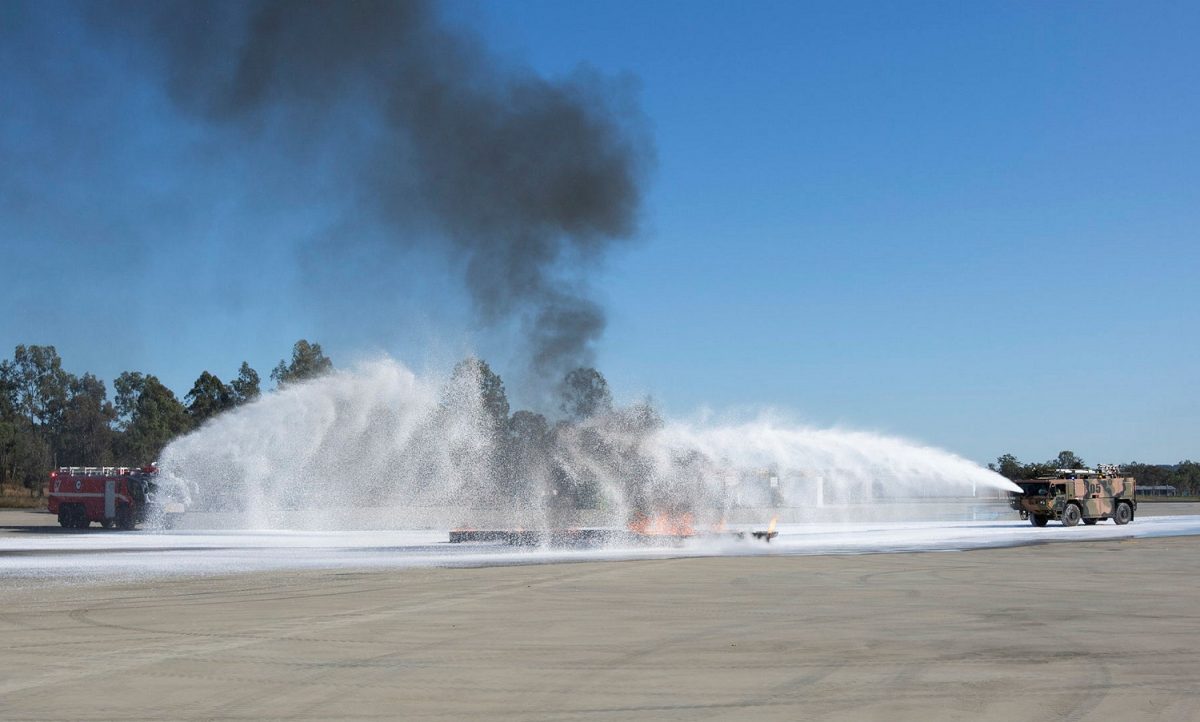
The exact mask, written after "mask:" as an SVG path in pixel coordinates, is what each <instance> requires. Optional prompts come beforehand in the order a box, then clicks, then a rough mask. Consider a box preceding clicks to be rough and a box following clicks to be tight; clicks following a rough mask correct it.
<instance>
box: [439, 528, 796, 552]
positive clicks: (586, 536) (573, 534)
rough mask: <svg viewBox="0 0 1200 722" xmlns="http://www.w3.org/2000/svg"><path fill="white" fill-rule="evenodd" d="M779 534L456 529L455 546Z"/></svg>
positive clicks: (670, 541) (646, 542) (648, 542)
mask: <svg viewBox="0 0 1200 722" xmlns="http://www.w3.org/2000/svg"><path fill="white" fill-rule="evenodd" d="M777 536H779V532H777V531H768V530H760V531H751V532H743V531H725V532H704V533H698V534H644V533H640V532H635V531H627V530H620V529H596V528H583V529H455V530H452V531H451V532H450V539H449V542H450V543H451V544H473V543H493V544H494V543H500V544H504V545H507V546H517V547H538V546H550V547H559V548H562V547H567V548H571V547H598V546H604V545H607V544H613V543H618V544H621V543H624V544H632V545H639V546H679V545H680V544H682V543H683V542H685V541H687V540H689V539H712V538H727V539H746V538H747V537H750V538H752V539H757V540H760V541H765V542H768V543H769V542H770V541H771V540H772V539H774V538H775V537H777Z"/></svg>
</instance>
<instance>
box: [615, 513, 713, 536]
mask: <svg viewBox="0 0 1200 722" xmlns="http://www.w3.org/2000/svg"><path fill="white" fill-rule="evenodd" d="M692 522H693V517H692V515H691V514H690V513H687V512H683V513H678V514H672V513H669V512H657V513H655V514H654V515H653V516H647V515H646V514H644V513H642V512H640V511H637V512H634V515H633V518H632V519H631V520H630V522H629V531H631V532H633V533H634V534H641V535H642V536H674V537H690V536H694V535H695V533H696V530H695V527H694V526H693V523H692Z"/></svg>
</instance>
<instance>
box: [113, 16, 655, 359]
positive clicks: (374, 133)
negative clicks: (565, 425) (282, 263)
mask: <svg viewBox="0 0 1200 722" xmlns="http://www.w3.org/2000/svg"><path fill="white" fill-rule="evenodd" d="M117 7H119V8H124V9H126V10H128V9H129V8H130V7H131V6H129V5H128V4H123V5H119V6H117ZM137 9H138V12H137V13H136V15H137V16H138V17H136V18H131V17H130V16H129V15H126V19H127V20H128V21H130V22H142V23H143V29H145V30H148V31H149V32H150V35H151V37H152V39H153V41H152V42H153V43H154V44H155V47H157V48H158V49H159V51H160V52H161V53H163V54H164V55H163V56H162V57H164V58H165V64H164V65H165V68H164V69H165V77H166V80H167V83H168V88H169V92H170V95H171V97H172V99H173V100H174V101H175V102H176V103H178V104H179V106H180V107H182V108H184V109H186V110H187V111H189V112H191V113H195V114H196V115H197V116H199V117H202V118H205V119H207V120H210V121H212V122H214V123H220V124H225V125H229V126H232V127H234V128H236V129H239V130H241V131H245V132H247V133H250V134H259V135H262V134H265V133H268V132H273V130H274V129H280V128H282V129H284V131H285V132H286V133H287V134H288V135H289V136H291V139H292V140H298V141H299V142H300V143H301V144H304V143H315V144H321V143H333V144H337V143H340V142H343V136H344V138H345V139H351V138H356V139H358V140H357V142H365V143H367V144H369V145H370V148H369V149H368V150H367V151H366V152H361V153H359V154H358V155H356V156H354V157H357V158H361V159H362V160H361V161H358V162H357V163H358V165H356V166H354V167H352V169H351V176H352V177H351V178H350V182H351V184H353V185H355V186H356V187H357V189H358V192H357V197H358V198H360V199H366V200H364V201H363V203H364V205H369V206H370V208H366V209H364V210H366V211H368V213H364V215H371V216H373V217H375V218H378V219H379V220H380V222H382V223H384V224H385V226H386V228H387V229H388V231H389V235H391V236H392V237H394V238H395V239H396V241H397V242H400V243H407V242H409V241H407V240H405V239H406V236H410V235H412V234H411V233H408V231H411V230H412V229H413V228H414V227H415V226H416V225H417V224H419V223H426V222H427V221H428V220H432V221H433V223H434V224H435V226H436V233H435V234H434V235H436V236H437V237H439V238H440V239H441V241H440V246H441V250H444V251H446V252H447V253H449V254H451V257H452V259H454V260H455V261H461V262H462V263H463V265H464V269H465V279H466V283H467V286H468V288H469V290H470V293H471V297H472V299H473V301H474V306H475V308H476V311H477V312H478V314H479V315H480V318H481V319H482V320H484V321H485V322H487V323H503V322H508V321H510V320H513V319H516V320H518V322H519V323H520V324H521V326H522V328H523V331H524V335H525V339H526V340H527V342H528V345H529V352H528V358H529V363H530V368H531V371H533V372H534V374H535V376H537V377H541V378H542V379H544V380H545V381H551V382H557V381H558V380H560V379H561V378H562V377H563V375H564V374H565V373H566V371H568V370H570V369H572V368H575V367H578V366H587V365H591V362H592V358H591V356H592V353H593V350H594V344H595V341H596V340H597V339H598V338H599V336H600V335H601V334H602V333H603V331H604V326H605V316H604V311H603V309H602V308H601V307H600V306H599V305H598V304H597V303H596V302H595V301H593V300H592V299H591V298H590V296H589V293H588V289H587V286H586V284H587V280H588V275H589V272H590V271H591V270H592V269H593V268H595V266H596V265H597V263H598V262H599V261H601V260H602V259H603V257H604V255H605V253H606V252H607V251H608V249H609V248H610V247H611V245H612V244H613V243H614V242H618V241H621V240H624V239H629V238H632V237H633V236H634V235H635V233H636V230H637V221H638V215H639V209H640V203H641V189H640V186H641V183H642V180H643V178H644V175H645V172H646V171H647V169H648V165H649V164H650V162H651V156H652V148H651V144H650V142H649V139H648V133H647V132H646V130H645V124H644V122H643V119H642V116H641V114H640V112H639V110H638V108H637V104H636V102H635V101H634V98H633V95H634V93H633V88H632V87H631V86H632V83H631V82H630V81H629V80H628V79H627V78H626V79H610V78H605V77H602V76H601V75H599V74H598V73H596V72H594V71H591V70H588V69H586V68H581V69H579V70H577V71H575V72H574V73H573V74H571V75H570V76H568V77H566V78H563V79H547V78H544V77H541V76H539V75H538V74H536V73H534V72H533V71H532V70H529V69H526V68H521V67H506V66H504V65H503V64H502V63H500V62H499V61H498V60H497V59H495V58H494V57H492V56H491V55H490V54H489V53H488V52H487V50H486V48H485V47H484V46H483V44H482V42H481V41H480V40H479V39H478V38H476V37H474V36H473V35H471V34H469V33H466V32H463V31H460V30H456V29H453V28H451V27H450V26H449V25H448V24H447V23H446V22H445V21H443V20H442V19H441V18H440V17H439V15H438V12H437V8H436V7H435V6H433V5H432V4H430V3H429V2H424V1H423V0H415V1H414V0H405V1H403V2H400V1H396V0H341V1H340V2H333V1H316V0H299V1H297V0H288V1H286V2H284V1H282V0H259V1H257V2H241V1H239V2H208V3H200V2H191V1H189V2H182V3H172V4H166V5H164V4H161V3H152V4H148V5H141V6H137ZM513 11H514V12H515V11H517V10H516V9H515V8H514V9H513ZM146 21H149V22H148V23H146ZM103 22H106V23H108V24H109V25H110V26H111V25H112V23H113V20H112V19H111V17H109V18H108V19H106V20H104V21H103ZM120 23H121V21H118V24H120ZM347 109H349V110H351V111H352V112H349V113H346V112H343V111H346V110H347ZM360 109H361V112H359V110H360ZM346 118H353V122H347V121H346ZM364 126H365V127H366V128H367V130H366V131H364V130H363V127H364ZM268 129H269V130H268ZM363 138H367V139H368V140H365V141H364V140H363ZM345 142H347V143H349V142H350V141H349V140H346V141H345ZM414 196H415V198H414ZM339 242H343V243H353V242H355V240H354V237H353V234H347V237H346V238H345V239H344V240H341V241H339Z"/></svg>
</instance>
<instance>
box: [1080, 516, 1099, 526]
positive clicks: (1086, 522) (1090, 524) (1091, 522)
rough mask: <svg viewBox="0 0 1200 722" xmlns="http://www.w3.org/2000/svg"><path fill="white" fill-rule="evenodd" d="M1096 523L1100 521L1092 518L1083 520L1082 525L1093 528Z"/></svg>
mask: <svg viewBox="0 0 1200 722" xmlns="http://www.w3.org/2000/svg"><path fill="white" fill-rule="evenodd" d="M1098 521H1100V520H1099V519H1096V518H1092V519H1087V518H1085V519H1084V520H1083V523H1084V524H1087V525H1088V526H1094V525H1095V524H1096V522H1098Z"/></svg>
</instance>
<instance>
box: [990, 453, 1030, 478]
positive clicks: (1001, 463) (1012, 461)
mask: <svg viewBox="0 0 1200 722" xmlns="http://www.w3.org/2000/svg"><path fill="white" fill-rule="evenodd" d="M988 468H989V469H991V470H992V471H994V472H996V473H997V474H1000V475H1001V476H1003V477H1005V478H1006V479H1024V478H1026V477H1025V469H1024V468H1023V467H1022V466H1021V462H1020V461H1017V457H1015V456H1013V455H1012V454H1005V455H1003V456H1001V457H999V458H997V459H996V463H995V464H988Z"/></svg>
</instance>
